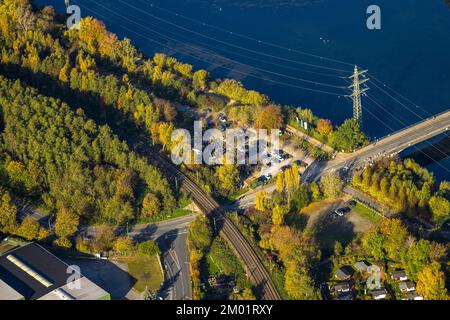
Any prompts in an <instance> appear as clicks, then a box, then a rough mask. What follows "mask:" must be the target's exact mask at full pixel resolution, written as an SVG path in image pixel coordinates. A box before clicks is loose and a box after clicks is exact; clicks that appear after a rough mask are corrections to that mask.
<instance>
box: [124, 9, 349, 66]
mask: <svg viewBox="0 0 450 320" xmlns="http://www.w3.org/2000/svg"><path fill="white" fill-rule="evenodd" d="M118 1H119V2H120V3H122V4H124V5H126V6H128V7H130V8H134V9H135V10H137V11H139V12H142V13H144V14H146V15H147V16H149V17H152V18H154V19H156V20H158V21H161V22H163V23H166V24H169V25H171V26H174V27H175V28H178V29H181V30H184V31H186V32H189V33H192V34H195V35H197V36H200V37H203V38H206V39H209V40H212V41H215V42H218V43H221V44H223V45H227V46H230V47H233V48H236V49H240V50H245V51H248V52H251V53H253V54H258V55H262V56H266V57H270V58H274V59H278V60H282V61H285V62H291V63H296V64H301V65H308V66H310V67H314V68H320V69H326V70H333V71H337V72H343V73H347V74H348V73H350V71H349V70H344V69H337V68H330V67H325V66H319V65H315V64H311V63H305V62H300V61H296V60H291V59H287V58H282V57H278V56H274V55H271V54H267V53H262V52H259V51H255V50H252V49H248V48H245V47H242V46H239V45H235V44H232V43H228V42H226V41H222V40H219V39H216V38H214V37H210V36H207V35H204V34H201V33H199V32H197V31H194V30H191V29H189V28H186V27H183V26H180V25H178V24H176V23H173V22H171V21H168V20H165V19H163V18H160V17H158V16H155V15H153V14H151V13H148V12H147V11H144V10H142V9H140V8H138V7H135V6H133V5H130V4H128V3H126V2H124V1H122V0H118Z"/></svg>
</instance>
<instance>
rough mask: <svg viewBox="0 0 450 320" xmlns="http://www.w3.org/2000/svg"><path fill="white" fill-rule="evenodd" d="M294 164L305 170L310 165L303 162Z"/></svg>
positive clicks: (296, 161) (297, 161)
mask: <svg viewBox="0 0 450 320" xmlns="http://www.w3.org/2000/svg"><path fill="white" fill-rule="evenodd" d="M294 163H295V164H296V165H298V166H299V167H303V168H306V167H307V166H308V164H307V163H306V162H305V161H302V160H295V161H294Z"/></svg>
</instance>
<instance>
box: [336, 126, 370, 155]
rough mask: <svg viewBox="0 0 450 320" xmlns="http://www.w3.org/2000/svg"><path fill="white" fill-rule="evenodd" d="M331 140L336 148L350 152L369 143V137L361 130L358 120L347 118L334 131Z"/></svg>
mask: <svg viewBox="0 0 450 320" xmlns="http://www.w3.org/2000/svg"><path fill="white" fill-rule="evenodd" d="M330 142H331V145H332V146H333V147H334V148H335V149H336V150H343V151H345V152H350V151H353V150H354V149H358V148H360V147H362V146H364V145H365V144H366V143H367V138H366V136H365V135H364V133H363V132H361V130H360V127H359V124H358V123H357V122H356V121H354V120H345V122H344V123H343V124H342V125H341V126H339V127H338V128H337V130H336V131H334V133H333V135H332V136H331V139H330Z"/></svg>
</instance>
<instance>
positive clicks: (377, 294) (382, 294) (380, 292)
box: [370, 288, 388, 300]
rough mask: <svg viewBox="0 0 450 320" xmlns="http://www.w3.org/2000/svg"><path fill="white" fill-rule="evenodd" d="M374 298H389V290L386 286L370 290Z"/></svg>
mask: <svg viewBox="0 0 450 320" xmlns="http://www.w3.org/2000/svg"><path fill="white" fill-rule="evenodd" d="M370 295H371V296H372V298H373V299H374V300H384V299H386V298H387V295H388V292H387V290H386V289H385V288H380V289H375V290H372V291H371V292H370Z"/></svg>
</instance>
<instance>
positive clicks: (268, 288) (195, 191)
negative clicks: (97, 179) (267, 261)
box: [147, 150, 281, 300]
mask: <svg viewBox="0 0 450 320" xmlns="http://www.w3.org/2000/svg"><path fill="white" fill-rule="evenodd" d="M147 151H148V153H149V156H151V160H152V161H153V162H156V163H157V164H158V167H159V168H160V169H161V170H163V171H164V173H165V174H167V175H168V176H170V177H173V178H176V179H177V183H179V184H180V187H181V188H182V189H183V190H184V191H186V192H187V193H189V194H190V195H191V198H192V200H193V201H194V203H195V204H196V205H197V206H198V208H199V209H200V210H201V211H202V212H203V213H204V214H205V215H207V216H208V217H209V218H211V219H214V221H215V225H216V227H218V228H219V230H220V235H221V236H222V237H223V238H224V239H225V240H226V241H227V242H228V244H229V245H230V246H231V248H232V249H233V250H234V251H235V253H236V254H237V255H238V257H239V259H240V260H241V261H242V262H243V264H244V266H245V269H246V272H247V275H248V277H249V279H250V280H251V281H252V283H253V284H254V285H255V288H256V291H257V293H258V296H259V297H260V298H261V299H263V300H281V297H280V295H279V293H278V291H277V289H276V287H275V284H274V283H273V281H272V278H271V277H270V274H269V272H268V271H267V269H266V267H265V266H264V264H263V262H262V261H261V259H260V258H259V256H258V254H257V253H256V251H255V249H254V248H253V247H252V246H251V244H250V243H249V242H248V241H247V239H246V238H245V237H244V235H243V234H242V233H241V232H240V230H239V229H238V227H237V226H236V225H235V224H234V223H233V221H231V220H230V219H229V218H228V217H226V216H225V212H224V211H223V209H222V208H221V207H220V205H219V204H218V203H217V202H216V201H215V200H214V199H213V198H212V197H211V196H210V195H208V194H207V193H206V192H205V191H203V190H202V189H201V188H200V187H199V186H198V185H197V184H196V183H195V182H194V181H193V180H192V179H190V178H189V177H188V176H187V175H185V174H184V173H182V172H181V171H180V170H179V169H178V168H176V167H175V166H174V165H173V164H171V163H169V162H168V161H167V159H165V158H164V157H163V156H161V155H160V154H159V153H156V152H153V151H150V150H147Z"/></svg>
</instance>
